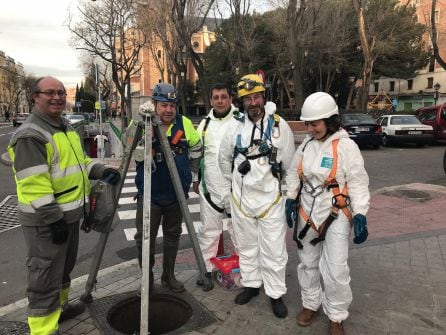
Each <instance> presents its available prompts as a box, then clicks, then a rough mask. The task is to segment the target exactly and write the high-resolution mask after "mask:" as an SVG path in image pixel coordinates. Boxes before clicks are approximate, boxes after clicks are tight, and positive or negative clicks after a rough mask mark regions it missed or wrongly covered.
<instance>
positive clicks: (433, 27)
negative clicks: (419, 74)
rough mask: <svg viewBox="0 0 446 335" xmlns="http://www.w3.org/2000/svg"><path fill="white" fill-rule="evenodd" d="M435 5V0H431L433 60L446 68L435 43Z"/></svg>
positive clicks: (445, 63)
mask: <svg viewBox="0 0 446 335" xmlns="http://www.w3.org/2000/svg"><path fill="white" fill-rule="evenodd" d="M436 7H437V0H432V10H431V26H432V35H431V40H432V48H433V51H434V57H435V60H436V61H437V62H438V64H440V66H441V67H442V68H443V69H444V70H446V62H445V61H444V60H443V58H441V55H440V52H439V50H438V44H437V22H436V21H435V9H436Z"/></svg>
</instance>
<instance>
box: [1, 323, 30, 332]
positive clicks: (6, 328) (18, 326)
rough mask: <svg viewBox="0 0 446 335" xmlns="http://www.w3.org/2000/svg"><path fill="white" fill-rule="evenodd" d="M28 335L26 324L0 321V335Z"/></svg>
mask: <svg viewBox="0 0 446 335" xmlns="http://www.w3.org/2000/svg"><path fill="white" fill-rule="evenodd" d="M15 334H17V335H29V328H28V325H27V324H26V323H23V322H17V321H0V335H15Z"/></svg>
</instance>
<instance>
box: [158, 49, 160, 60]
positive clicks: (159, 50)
mask: <svg viewBox="0 0 446 335" xmlns="http://www.w3.org/2000/svg"><path fill="white" fill-rule="evenodd" d="M158 58H161V50H158Z"/></svg>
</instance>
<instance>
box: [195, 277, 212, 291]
mask: <svg viewBox="0 0 446 335" xmlns="http://www.w3.org/2000/svg"><path fill="white" fill-rule="evenodd" d="M204 275H205V276H206V278H209V284H210V285H208V286H205V287H203V291H204V292H208V291H210V290H212V289H213V288H214V283H213V281H212V272H206V273H205V274H204ZM197 285H198V286H203V285H204V280H203V279H202V278H201V276H200V277H199V278H198V279H197Z"/></svg>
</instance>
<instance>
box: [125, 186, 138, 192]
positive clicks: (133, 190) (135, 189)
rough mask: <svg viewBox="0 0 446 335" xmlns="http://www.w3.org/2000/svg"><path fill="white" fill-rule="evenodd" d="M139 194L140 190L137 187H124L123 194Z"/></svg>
mask: <svg viewBox="0 0 446 335" xmlns="http://www.w3.org/2000/svg"><path fill="white" fill-rule="evenodd" d="M136 192H138V189H137V188H136V186H132V187H123V188H122V191H121V193H136Z"/></svg>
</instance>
